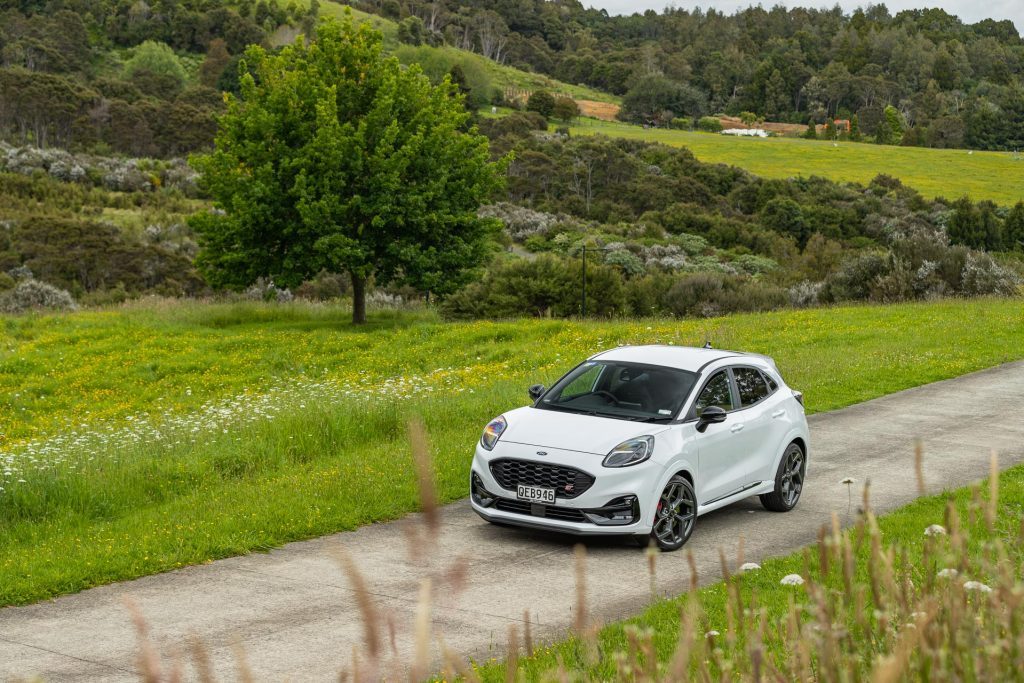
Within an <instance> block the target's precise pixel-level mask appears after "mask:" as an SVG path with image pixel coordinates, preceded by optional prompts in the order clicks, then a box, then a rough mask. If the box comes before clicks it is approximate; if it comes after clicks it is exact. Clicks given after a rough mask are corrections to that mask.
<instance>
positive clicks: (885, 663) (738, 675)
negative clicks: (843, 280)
mask: <svg viewBox="0 0 1024 683" xmlns="http://www.w3.org/2000/svg"><path fill="white" fill-rule="evenodd" d="M996 488H997V489H998V492H997V495H996V497H995V498H993V497H992V495H991V494H992V492H993V491H992V488H991V485H990V482H985V483H983V484H982V485H981V486H980V487H978V488H977V489H975V488H973V487H965V488H963V489H959V490H957V491H954V492H951V493H944V494H941V495H938V496H931V497H926V498H921V499H918V500H917V501H915V502H913V503H911V504H910V505H907V506H905V507H903V508H900V509H899V510H896V511H894V512H892V513H890V514H887V515H883V516H882V517H879V518H877V527H875V526H874V524H873V523H872V520H870V519H869V520H865V519H863V518H862V519H861V521H860V522H859V523H858V525H857V526H856V527H855V528H854V529H852V530H850V531H848V532H846V533H845V534H842V535H841V536H840V535H833V534H828V535H826V536H825V537H823V538H822V539H821V540H820V541H819V546H818V548H817V549H811V550H810V551H808V550H806V549H805V550H800V551H797V552H794V553H792V554H791V555H788V556H786V557H779V558H773V559H769V560H765V561H764V562H763V563H762V564H761V566H760V568H759V569H755V570H753V571H748V572H745V573H742V574H737V573H735V570H736V567H737V565H736V560H735V558H728V561H729V562H730V563H732V564H731V567H732V571H733V572H734V576H733V577H732V578H731V579H729V580H727V581H726V582H720V583H715V584H712V585H710V586H708V587H706V588H704V589H701V590H698V591H696V592H692V593H688V594H686V595H683V596H681V597H678V598H673V599H667V600H662V601H659V602H657V603H655V604H654V605H652V606H651V607H650V608H649V609H647V610H646V611H645V612H644V613H643V614H641V615H639V616H637V617H635V618H633V619H629V620H626V621H622V622H617V623H614V624H610V625H608V626H606V627H604V628H603V629H601V630H600V631H599V632H598V633H596V634H595V637H593V639H592V640H591V639H589V638H580V637H574V638H572V639H570V640H567V641H564V642H560V643H555V644H553V645H549V646H545V647H542V648H538V649H537V650H535V652H534V655H533V656H530V657H525V658H520V659H518V661H517V662H516V669H517V672H518V673H517V676H516V678H515V679H512V678H508V677H507V671H506V669H507V666H506V663H505V662H496V661H492V662H490V663H487V664H484V665H483V666H480V667H479V668H478V669H477V674H478V675H479V677H480V679H481V680H483V681H494V682H495V683H497V682H498V681H505V680H519V681H521V680H526V681H539V680H558V678H559V677H558V675H557V674H556V673H555V672H556V671H557V670H558V667H559V665H560V664H561V666H563V667H564V668H565V669H567V670H569V671H571V672H572V676H573V677H572V680H576V681H613V680H636V678H635V676H636V674H637V669H638V668H639V669H640V670H641V671H643V672H648V671H654V670H660V671H662V672H665V671H666V670H674V671H676V672H677V673H678V672H680V671H682V672H685V673H686V674H688V676H686V677H689V678H690V679H691V680H733V681H753V680H762V677H763V679H765V680H820V681H840V680H843V681H858V680H874V681H895V680H965V681H967V680H973V681H985V680H1011V679H1012V680H1018V679H1019V675H1018V676H1016V677H1015V676H1014V675H1013V674H1012V673H1011V668H1012V667H1015V666H1017V662H1019V656H1020V649H1019V648H1020V643H1021V642H1024V624H1022V622H1021V620H1020V613H1019V611H1018V608H1019V604H1020V600H1021V598H1020V596H1021V584H1020V578H1019V577H1020V571H1021V570H1022V569H1024V466H1017V467H1013V468H1011V469H1009V470H1007V471H1005V472H1003V473H1002V474H1001V475H1000V476H999V478H998V486H997V487H996ZM980 491H986V493H980ZM996 500H997V501H998V504H996V505H993V504H991V501H996ZM950 507H951V508H952V509H953V510H955V512H954V513H953V514H952V515H951V514H950ZM936 524H937V525H940V526H943V529H944V530H945V531H943V532H942V533H941V534H938V535H933V536H927V535H925V533H924V532H925V530H926V529H928V528H929V527H932V525H936ZM947 532H948V533H947ZM823 558H824V560H825V561H824V562H823V561H822V560H823ZM950 574H952V575H950ZM789 575H799V576H801V577H802V578H803V579H805V583H804V585H797V586H793V585H782V583H781V579H782V578H783V577H786V576H789ZM971 581H974V582H980V583H982V584H984V587H982V588H979V587H977V586H975V587H973V588H972V585H973V584H971V583H970V582H971ZM986 588H989V589H991V591H988V592H986V591H985V589H986ZM1015 612H1016V615H1015ZM681 630H682V631H683V633H684V634H689V636H688V637H687V638H684V639H682V640H680V631H681ZM917 631H920V632H921V633H923V634H924V636H923V638H922V640H923V642H922V641H920V640H919V641H916V646H915V638H916V637H917V633H916V632H917ZM908 645H909V649H906V648H908ZM684 648H688V649H689V652H686V651H685V650H684ZM681 651H682V652H681ZM680 653H681V654H682V659H680ZM629 664H632V665H633V669H632V671H630V670H629V669H625V667H624V665H629ZM873 667H875V668H876V670H875V671H872V668H873ZM773 671H774V673H776V674H777V675H775V676H774V677H773V676H772V675H770V673H771V672H773ZM758 672H760V676H759V675H758ZM624 674H625V675H624ZM886 674H888V675H886ZM894 674H895V675H894ZM663 675H666V674H664V673H663ZM646 680H651V679H646ZM655 680H656V679H655ZM662 680H681V679H680V678H679V677H673V676H672V675H671V674H667V675H666V677H665V678H663V679H662Z"/></svg>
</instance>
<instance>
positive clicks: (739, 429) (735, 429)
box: [729, 425, 743, 434]
mask: <svg viewBox="0 0 1024 683" xmlns="http://www.w3.org/2000/svg"><path fill="white" fill-rule="evenodd" d="M729 431H730V432H732V433H733V434H735V433H736V432H742V431H743V425H733V426H732V428H731V429H730V430H729Z"/></svg>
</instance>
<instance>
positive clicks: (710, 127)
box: [697, 116, 722, 133]
mask: <svg viewBox="0 0 1024 683" xmlns="http://www.w3.org/2000/svg"><path fill="white" fill-rule="evenodd" d="M697 129H698V130H702V131H704V132H705V133H721V132H722V122H721V121H720V120H719V119H718V118H717V117H715V116H702V117H700V120H699V121H697Z"/></svg>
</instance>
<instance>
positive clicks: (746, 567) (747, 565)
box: [740, 562, 761, 572]
mask: <svg viewBox="0 0 1024 683" xmlns="http://www.w3.org/2000/svg"><path fill="white" fill-rule="evenodd" d="M760 568H761V565H759V564H758V563H757V562H744V563H743V564H741V565H740V571H741V572H749V571H754V570H755V569H760Z"/></svg>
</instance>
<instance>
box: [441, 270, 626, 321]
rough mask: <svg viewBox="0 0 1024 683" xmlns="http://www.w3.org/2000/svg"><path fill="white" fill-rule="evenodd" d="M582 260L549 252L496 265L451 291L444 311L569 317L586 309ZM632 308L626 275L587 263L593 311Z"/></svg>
mask: <svg viewBox="0 0 1024 683" xmlns="http://www.w3.org/2000/svg"><path fill="white" fill-rule="evenodd" d="M582 277H583V274H582V263H581V262H580V261H579V260H577V259H563V258H560V257H557V256H554V255H551V254H543V255H541V256H538V257H537V258H536V259H533V260H527V259H514V260H508V261H504V262H501V263H498V264H496V265H495V266H492V267H491V269H490V270H488V272H487V273H486V274H485V275H484V278H483V280H481V281H479V282H475V283H473V284H470V285H468V286H467V287H465V288H463V289H462V290H460V291H458V292H456V293H455V294H453V295H451V296H449V297H448V298H447V299H446V300H445V301H444V303H443V304H442V306H441V311H442V313H444V315H445V316H447V317H449V318H515V317H521V316H532V317H559V318H565V317H570V316H575V315H579V314H580V309H581V304H582V292H581V284H582ZM624 312H626V297H625V292H624V289H623V286H622V277H621V276H620V275H619V274H618V273H616V272H615V271H614V269H612V268H609V267H607V266H602V265H599V264H594V263H588V264H587V313H588V315H590V316H595V317H611V316H616V315H621V314H623V313H624Z"/></svg>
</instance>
